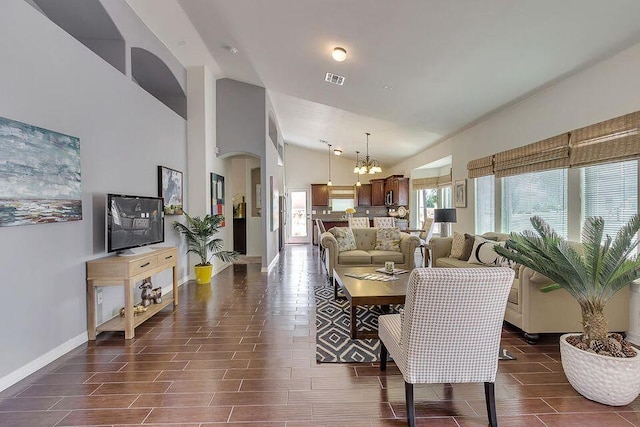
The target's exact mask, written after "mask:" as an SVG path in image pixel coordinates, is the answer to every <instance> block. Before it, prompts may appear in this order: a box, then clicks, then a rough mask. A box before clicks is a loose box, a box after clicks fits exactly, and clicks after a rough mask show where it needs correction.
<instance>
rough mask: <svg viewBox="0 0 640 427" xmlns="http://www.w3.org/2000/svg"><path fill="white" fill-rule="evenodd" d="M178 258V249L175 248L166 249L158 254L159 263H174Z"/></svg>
mask: <svg viewBox="0 0 640 427" xmlns="http://www.w3.org/2000/svg"><path fill="white" fill-rule="evenodd" d="M176 259H178V250H177V249H175V248H173V249H172V250H170V251H166V252H164V253H162V254H159V255H158V265H163V264H173V263H174V262H176Z"/></svg>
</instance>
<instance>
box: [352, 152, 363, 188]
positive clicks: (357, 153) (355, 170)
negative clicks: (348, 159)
mask: <svg viewBox="0 0 640 427" xmlns="http://www.w3.org/2000/svg"><path fill="white" fill-rule="evenodd" d="M359 155H360V152H359V151H356V167H355V168H354V169H353V173H357V174H358V182H356V187H361V186H362V184H360V168H359V167H358V161H359V160H358V156H359Z"/></svg>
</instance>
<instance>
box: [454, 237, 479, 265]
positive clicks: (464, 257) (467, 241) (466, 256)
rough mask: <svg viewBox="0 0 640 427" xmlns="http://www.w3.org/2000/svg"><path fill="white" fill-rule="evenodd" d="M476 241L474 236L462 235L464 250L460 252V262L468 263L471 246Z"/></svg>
mask: <svg viewBox="0 0 640 427" xmlns="http://www.w3.org/2000/svg"><path fill="white" fill-rule="evenodd" d="M475 241H476V236H474V235H472V234H467V233H464V249H463V250H462V255H460V256H459V257H458V259H459V260H461V261H469V257H470V256H471V251H472V250H473V244H474V243H475Z"/></svg>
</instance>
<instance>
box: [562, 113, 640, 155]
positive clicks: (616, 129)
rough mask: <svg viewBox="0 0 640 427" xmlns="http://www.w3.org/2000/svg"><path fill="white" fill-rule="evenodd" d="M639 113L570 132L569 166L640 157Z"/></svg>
mask: <svg viewBox="0 0 640 427" xmlns="http://www.w3.org/2000/svg"><path fill="white" fill-rule="evenodd" d="M639 127H640V112H635V113H631V114H626V115H624V116H620V117H616V118H614V119H610V120H605V121H603V122H600V123H596V124H593V125H590V126H586V127H583V128H581V129H576V130H574V131H573V132H571V167H583V166H588V165H594V164H600V163H610V162H618V161H623V160H629V159H634V158H638V157H640V129H639Z"/></svg>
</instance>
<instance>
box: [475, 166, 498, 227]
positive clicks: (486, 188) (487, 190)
mask: <svg viewBox="0 0 640 427" xmlns="http://www.w3.org/2000/svg"><path fill="white" fill-rule="evenodd" d="M495 183H496V181H495V178H494V177H493V175H487V176H483V177H481V178H476V234H482V233H486V232H488V231H495V230H494V228H495V219H496V211H495V210H496V184H495Z"/></svg>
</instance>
